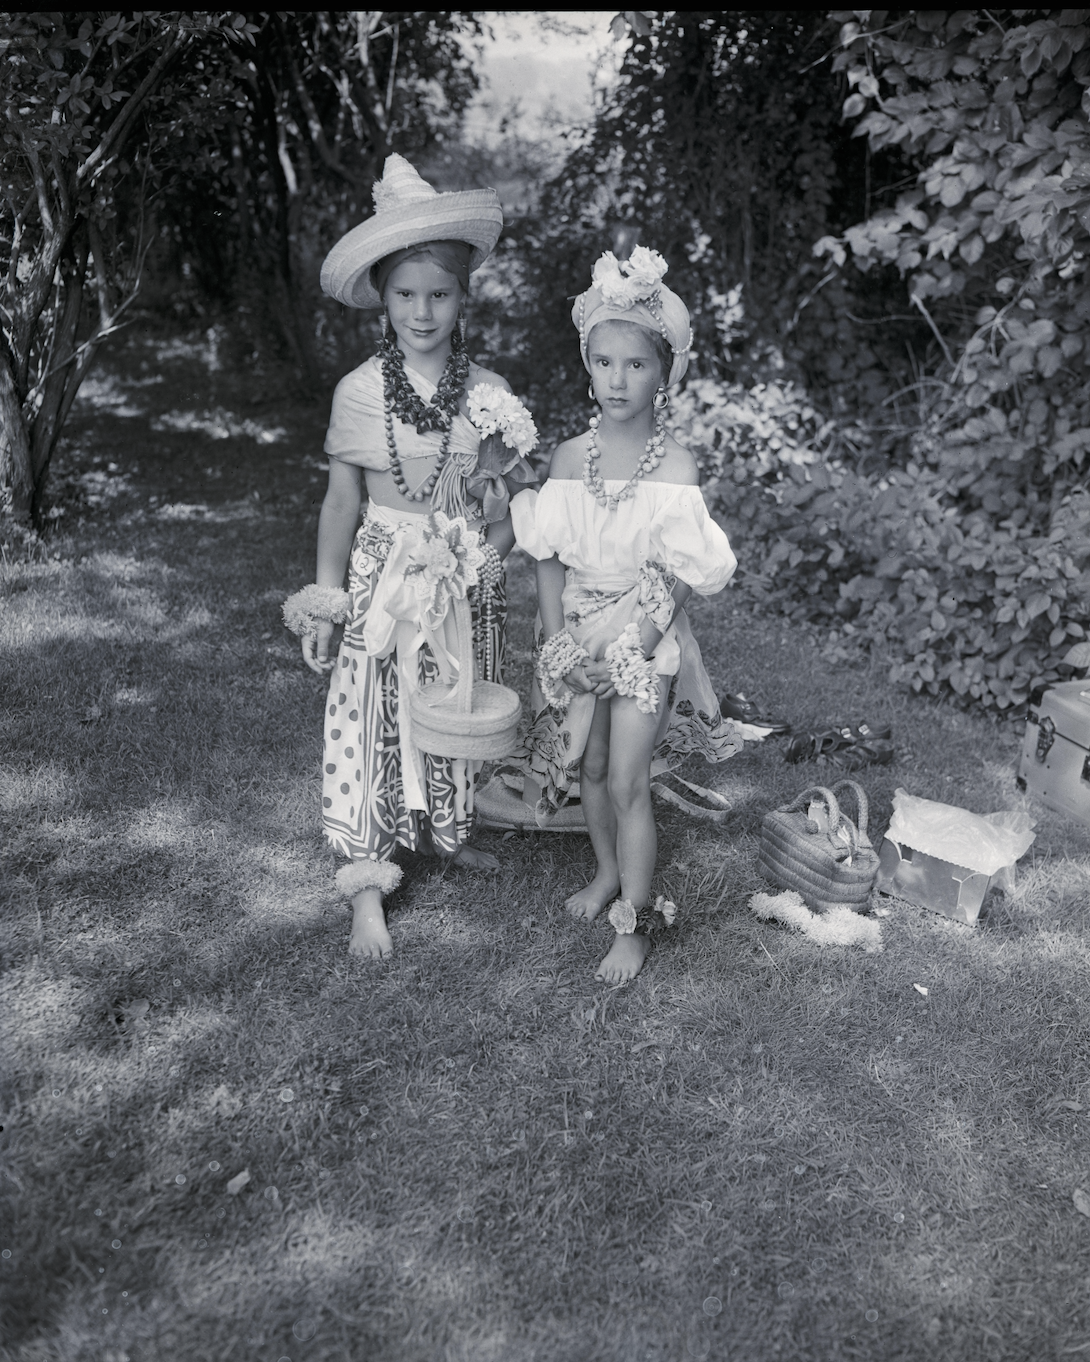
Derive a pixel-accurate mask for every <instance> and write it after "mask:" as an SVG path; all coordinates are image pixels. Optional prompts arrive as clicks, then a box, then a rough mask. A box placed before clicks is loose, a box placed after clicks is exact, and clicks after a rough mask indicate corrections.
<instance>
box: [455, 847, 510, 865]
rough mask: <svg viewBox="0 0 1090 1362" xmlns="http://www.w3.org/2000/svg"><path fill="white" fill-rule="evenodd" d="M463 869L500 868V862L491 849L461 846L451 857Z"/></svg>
mask: <svg viewBox="0 0 1090 1362" xmlns="http://www.w3.org/2000/svg"><path fill="white" fill-rule="evenodd" d="M451 859H452V861H453V862H454V864H455V865H460V866H461V867H462V869H463V870H499V868H500V863H499V861H498V860H497V859H496V858H495V856H493V855H492V853H491V852H490V851H480V850H479V849H478V848H477V847H467V846H461V847H459V848H458V850H457V851H456V852H455V853H454V855H453V857H452V858H451Z"/></svg>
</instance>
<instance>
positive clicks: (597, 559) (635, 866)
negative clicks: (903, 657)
mask: <svg viewBox="0 0 1090 1362" xmlns="http://www.w3.org/2000/svg"><path fill="white" fill-rule="evenodd" d="M665 273H666V262H665V260H663V258H662V257H661V256H660V255H658V254H657V253H656V252H654V251H649V250H647V249H646V248H644V247H637V249H636V250H635V251H633V253H632V256H631V258H630V259H629V260H627V261H623V262H619V261H617V260H616V259H615V258H614V256H613V255H612V253H607V254H606V255H604V256H602V258H601V259H600V260H599V261H598V262H597V264H596V265H595V267H594V283H593V285H592V287H591V288H590V289H588V290H587V292H586V293H584V294H582V295H581V296H580V297H579V298H577V299H576V302H575V307H574V309H573V312H572V320H573V321H574V323H575V325H576V327H577V328H578V331H579V348H580V353H581V354H582V357H583V363H584V365H585V366H586V368H587V369H588V370H589V372H590V376H591V389H590V396H591V398H592V399H593V400H594V401H595V402H597V403H598V405H599V407H600V408H601V412H600V414H599V415H596V416H594V417H593V418H592V419H591V423H590V429H589V430H588V431H587V432H586V433H585V434H584V435H580V436H578V437H577V438H576V439H574V440H568V441H567V442H566V443H564V444H562V445H560V446H559V448H558V449H557V450H556V452H555V453H554V455H553V457H552V463H551V466H550V470H549V480H548V481H547V482H546V484H545V486H544V487H543V488H542V489H541V491H540V492H535V491H523V492H520V493H519V495H518V496H516V497H515V499H514V501H513V502H512V505H511V510H512V519H513V522H514V527H515V535H516V538H517V540H518V543H519V545H520V546H521V547H522V548H524V549H525V550H526V551H527V552H528V553H529V554H530V555H531V556H532V557H534V558H536V559H537V560H538V564H537V582H538V605H539V609H540V614H541V623H542V628H543V634H544V642H543V643H542V645H541V648H540V652H539V656H538V662H537V666H536V677H537V689H538V693H539V694H540V695H541V696H542V703H541V706H540V707H539V713H538V717H537V720H536V722H535V724H534V727H533V729H532V730H531V733H530V735H529V739H528V755H529V766H530V769H531V771H532V772H533V773H534V774H535V776H536V777H537V778H538V779H539V780H540V781H541V782H542V784H543V785H544V786H545V788H546V791H547V795H548V796H551V798H552V800H553V802H556V801H557V800H560V799H563V797H564V795H565V792H566V791H567V790H568V789H569V788H570V786H571V785H572V783H573V782H574V781H575V780H578V781H579V789H580V794H581V797H582V802H583V812H584V815H585V817H586V821H587V827H588V829H589V831H590V835H591V841H592V843H593V845H594V852H595V856H596V858H597V862H598V865H597V871H596V874H595V876H594V878H593V879H592V880H591V882H590V884H588V885H587V886H586V887H585V888H584V889H581V890H580V891H579V892H578V893H576V894H573V895H572V897H571V898H570V899H569V900H568V902H567V908H568V911H569V912H571V913H572V914H573V915H575V916H576V917H580V918H585V919H592V918H594V917H596V916H597V915H598V914H599V913H600V912H601V911H602V909H603V908H605V907H606V905H607V904H609V903H610V901H611V900H614V899H615V900H616V902H614V903H613V905H612V907H611V908H610V912H609V921H610V924H611V925H612V926H613V928H614V930H615V932H616V936H615V938H614V941H613V944H612V947H611V949H610V951H609V953H608V954H607V955H606V957H605V959H604V960H603V961H602V963H601V965H600V966H599V968H598V975H597V977H598V978H599V979H603V980H605V981H606V982H607V983H620V982H623V981H624V980H626V979H631V978H633V977H634V976H635V975H636V974H638V973H639V971H640V969H641V968H642V966H643V962H644V958H645V956H646V954H647V951H648V948H649V946H650V941H651V937H652V935H653V934H654V933H655V932H656V931H659V930H662V929H663V928H665V927H666V926H669V925H670V924H672V922H673V920H674V914H675V909H674V905H673V904H672V903H669V902H668V901H667V900H666V899H664V898H663V897H661V896H659V897H658V898H657V899H655V900H653V899H652V897H651V878H652V875H653V873H654V869H655V854H656V836H655V820H654V815H653V813H652V809H651V788H650V787H651V779H650V772H651V764H652V760H653V759H657V760H659V761H663V762H665V763H666V764H669V763H670V762H671V761H676V760H678V759H680V757H681V756H683V755H685V754H688V753H691V752H701V753H703V755H704V756H705V757H706V758H707V760H708V761H722V760H725V759H726V758H727V757H729V756H732V755H733V754H734V753H735V752H737V751H738V750H739V749H740V748H741V746H742V742H741V736H740V733H739V730H738V728H737V726H736V725H735V724H734V723H733V721H731V720H724V719H723V718H721V716H720V713H719V702H718V700H717V699H716V696H715V692H714V691H713V690H712V686H711V682H710V680H709V678H708V674H707V672H706V671H705V670H704V666H703V663H702V662H701V658H700V649H699V648H698V646H697V643H696V640H695V639H694V638H693V636H692V633H691V631H690V629H689V625H688V621H687V619H686V616H685V612H684V609H683V607H684V605H685V602H686V601H687V600H688V598H689V596H690V595H691V593H692V592H693V591H696V592H699V593H700V594H702V595H711V594H713V593H714V592H717V591H719V590H720V589H721V588H722V587H723V586H725V585H726V583H727V582H728V581H729V580H730V577H731V575H732V574H733V572H734V568H735V558H734V554H733V553H732V552H731V548H730V544H729V543H728V542H727V537H726V535H725V534H724V533H723V531H722V530H721V529H720V528H719V526H718V525H716V524H715V522H714V521H713V520H712V519H711V517H710V516H709V515H708V512H707V510H706V508H705V506H704V500H703V498H702V496H701V493H700V488H699V487H698V486H697V468H696V463H695V461H694V459H693V457H692V455H691V454H690V453H689V452H688V451H687V450H685V449H683V448H682V446H681V445H679V444H678V443H677V441H676V440H674V439H672V438H671V437H670V436H669V435H668V434H667V433H666V426H665V419H664V415H665V409H666V407H667V405H668V404H669V401H670V396H669V389H670V388H671V387H672V386H673V385H674V384H675V383H677V382H678V380H679V379H680V378H681V377H682V375H683V374H684V372H685V369H686V366H687V365H688V362H689V349H690V346H691V343H692V337H691V331H690V329H689V313H688V311H687V309H686V307H685V304H684V303H683V302H682V301H681V299H680V298H679V297H678V296H677V294H676V293H673V292H671V290H670V289H668V288H667V287H666V286H665V285H664V284H663V282H662V278H663V275H664V274H665ZM559 754H562V756H561V755H559Z"/></svg>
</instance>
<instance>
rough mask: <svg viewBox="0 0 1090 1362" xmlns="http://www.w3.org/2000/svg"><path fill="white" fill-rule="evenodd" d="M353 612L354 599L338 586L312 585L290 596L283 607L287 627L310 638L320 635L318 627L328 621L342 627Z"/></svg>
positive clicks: (313, 583)
mask: <svg viewBox="0 0 1090 1362" xmlns="http://www.w3.org/2000/svg"><path fill="white" fill-rule="evenodd" d="M351 608H352V598H351V596H349V594H348V592H347V591H342V590H341V588H340V587H339V586H319V585H318V584H317V582H311V583H310V585H309V586H304V587H303V588H302V590H300V591H296V592H295V594H294V595H292V596H289V597H288V599H287V600H286V601H285V602H284V604H283V606H282V607H281V609H282V613H283V616H284V623H285V624H286V625H287V627H288V628H289V629H290V630H291V632H292V633H293V634H298V635H299V637H300V638H307V637H308V636H310V635H314V634H317V632H318V624H319V622H320V621H323V620H326V621H328V622H329V623H331V624H343V623H344V622H345V620H346V619H347V618H348V614H349V611H350V610H351Z"/></svg>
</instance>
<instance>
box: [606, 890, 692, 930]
mask: <svg viewBox="0 0 1090 1362" xmlns="http://www.w3.org/2000/svg"><path fill="white" fill-rule="evenodd" d="M676 917H677V905H676V904H673V903H671V902H670V900H669V899H668V898H667V897H666V896H665V894H660V895H659V896H658V898H657V899H656V900H655V906H654V907H653V908H652V907H650V906H648V905H647V904H644V906H643V907H642V908H633V906H632V901H631V899H618V900H617V901H616V902H615V903H614V905H613V907H612V908H611V909H610V910H609V925H610V926H611V927H612V928H613V930H614V931H615V932H616V933H617V935H618V936H631V935H632V934H633V932H639V934H640V935H641V936H653V935H654V934H655V933H656V932H661V931H663V930H665V928H667V927H672V926H673V925H674V919H675V918H676Z"/></svg>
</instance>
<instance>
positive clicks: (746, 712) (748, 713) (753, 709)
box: [719, 691, 791, 738]
mask: <svg viewBox="0 0 1090 1362" xmlns="http://www.w3.org/2000/svg"><path fill="white" fill-rule="evenodd" d="M719 712H720V714H722V715H723V717H724V718H725V719H736V720H737V721H738V723H740V724H750V725H751V726H752V727H753V728H765V729H767V730H768V733H769V736H771V737H777V738H778V737H782V736H783V734H785V733H790V732H791V725H790V724H788V723H784V721H783V720H782V719H773V718H771V717H770V716H769V715H767V714H762V713H761V709H760V706H759V705H756V704H754V702H753V701H752V700H750V699H749V698H748V696H745V695H743V694H742V693H741V691H739V692H738V694H737V695H724V696H721V697H720V700H719Z"/></svg>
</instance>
